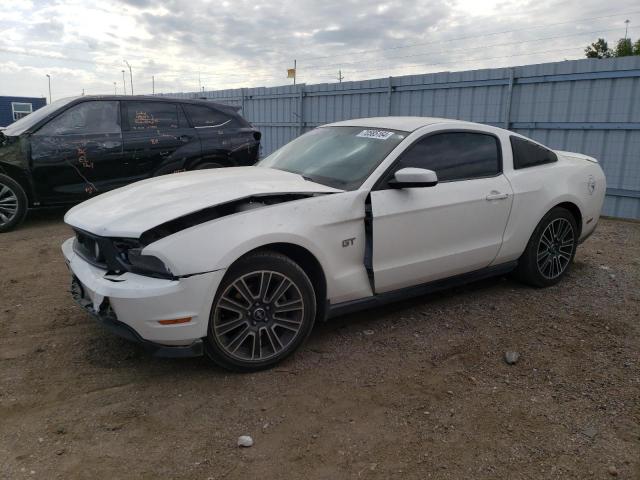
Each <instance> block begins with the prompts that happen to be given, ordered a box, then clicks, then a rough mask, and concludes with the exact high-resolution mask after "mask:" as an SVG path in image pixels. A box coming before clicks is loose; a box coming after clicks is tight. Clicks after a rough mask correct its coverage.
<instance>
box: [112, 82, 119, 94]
mask: <svg viewBox="0 0 640 480" xmlns="http://www.w3.org/2000/svg"><path fill="white" fill-rule="evenodd" d="M113 94H114V95H117V94H118V87H116V82H113Z"/></svg>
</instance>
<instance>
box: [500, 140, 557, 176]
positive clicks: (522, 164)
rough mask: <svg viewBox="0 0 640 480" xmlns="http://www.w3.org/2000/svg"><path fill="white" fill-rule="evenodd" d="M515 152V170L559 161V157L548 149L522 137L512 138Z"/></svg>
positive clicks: (512, 147)
mask: <svg viewBox="0 0 640 480" xmlns="http://www.w3.org/2000/svg"><path fill="white" fill-rule="evenodd" d="M509 140H510V141H511V149H512V150H513V168H514V169H516V170H517V169H519V168H527V167H535V166H536V165H544V164H545V163H553V162H557V161H558V156H557V155H556V154H555V153H554V152H553V151H551V150H549V149H548V148H545V147H543V146H541V145H538V144H537V143H533V142H530V141H529V140H525V139H524V138H520V137H510V138H509Z"/></svg>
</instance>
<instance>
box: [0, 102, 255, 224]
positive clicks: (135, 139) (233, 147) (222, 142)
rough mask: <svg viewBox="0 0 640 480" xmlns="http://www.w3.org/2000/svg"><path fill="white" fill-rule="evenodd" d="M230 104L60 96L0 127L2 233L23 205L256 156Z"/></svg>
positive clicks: (251, 133)
mask: <svg viewBox="0 0 640 480" xmlns="http://www.w3.org/2000/svg"><path fill="white" fill-rule="evenodd" d="M259 149H260V132H258V131H257V130H256V129H255V128H253V127H252V126H251V124H249V123H248V122H247V121H246V120H245V119H243V118H242V117H241V116H240V115H239V114H238V112H237V110H236V108H234V107H230V106H228V105H221V104H218V103H213V102H209V101H205V100H183V99H173V98H167V97H152V96H115V95H112V96H84V97H74V98H66V99H63V100H58V101H56V102H53V103H52V104H50V105H47V106H46V107H43V108H41V109H39V110H36V111H35V112H33V113H32V114H30V115H28V116H26V117H24V118H22V119H20V120H18V121H17V122H15V123H12V124H11V125H9V126H8V127H7V128H5V129H4V130H1V131H0V233H2V232H6V231H8V230H10V229H11V228H13V227H15V226H16V225H18V224H19V223H20V222H21V221H22V220H23V219H24V216H25V214H26V212H27V209H28V208H34V207H41V206H54V205H64V204H72V203H78V202H80V201H82V200H85V199H87V198H89V197H91V196H92V195H96V194H99V193H102V192H106V191H108V190H112V189H114V188H118V187H121V186H123V185H127V184H129V183H132V182H136V181H138V180H142V179H145V178H149V177H154V176H157V175H164V174H167V173H174V172H180V171H184V170H198V169H204V168H217V167H229V166H241V165H253V164H254V163H255V162H256V161H257V160H258V155H259Z"/></svg>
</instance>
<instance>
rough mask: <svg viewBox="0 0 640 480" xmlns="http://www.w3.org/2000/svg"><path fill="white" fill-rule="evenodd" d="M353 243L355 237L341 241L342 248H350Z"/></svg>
mask: <svg viewBox="0 0 640 480" xmlns="http://www.w3.org/2000/svg"><path fill="white" fill-rule="evenodd" d="M354 241H355V237H354V238H347V239H346V240H342V248H346V247H350V246H351V245H353V242H354Z"/></svg>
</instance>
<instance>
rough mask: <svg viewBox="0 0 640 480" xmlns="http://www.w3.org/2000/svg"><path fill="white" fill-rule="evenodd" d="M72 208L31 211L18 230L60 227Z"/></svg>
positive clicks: (48, 208)
mask: <svg viewBox="0 0 640 480" xmlns="http://www.w3.org/2000/svg"><path fill="white" fill-rule="evenodd" d="M69 208H70V207H47V208H37V209H34V210H29V211H28V212H27V217H26V218H25V219H24V222H22V224H21V225H19V226H18V228H16V230H33V229H36V228H42V227H47V226H50V225H58V224H60V223H61V222H62V221H63V219H64V214H65V213H67V211H68V210H69Z"/></svg>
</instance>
